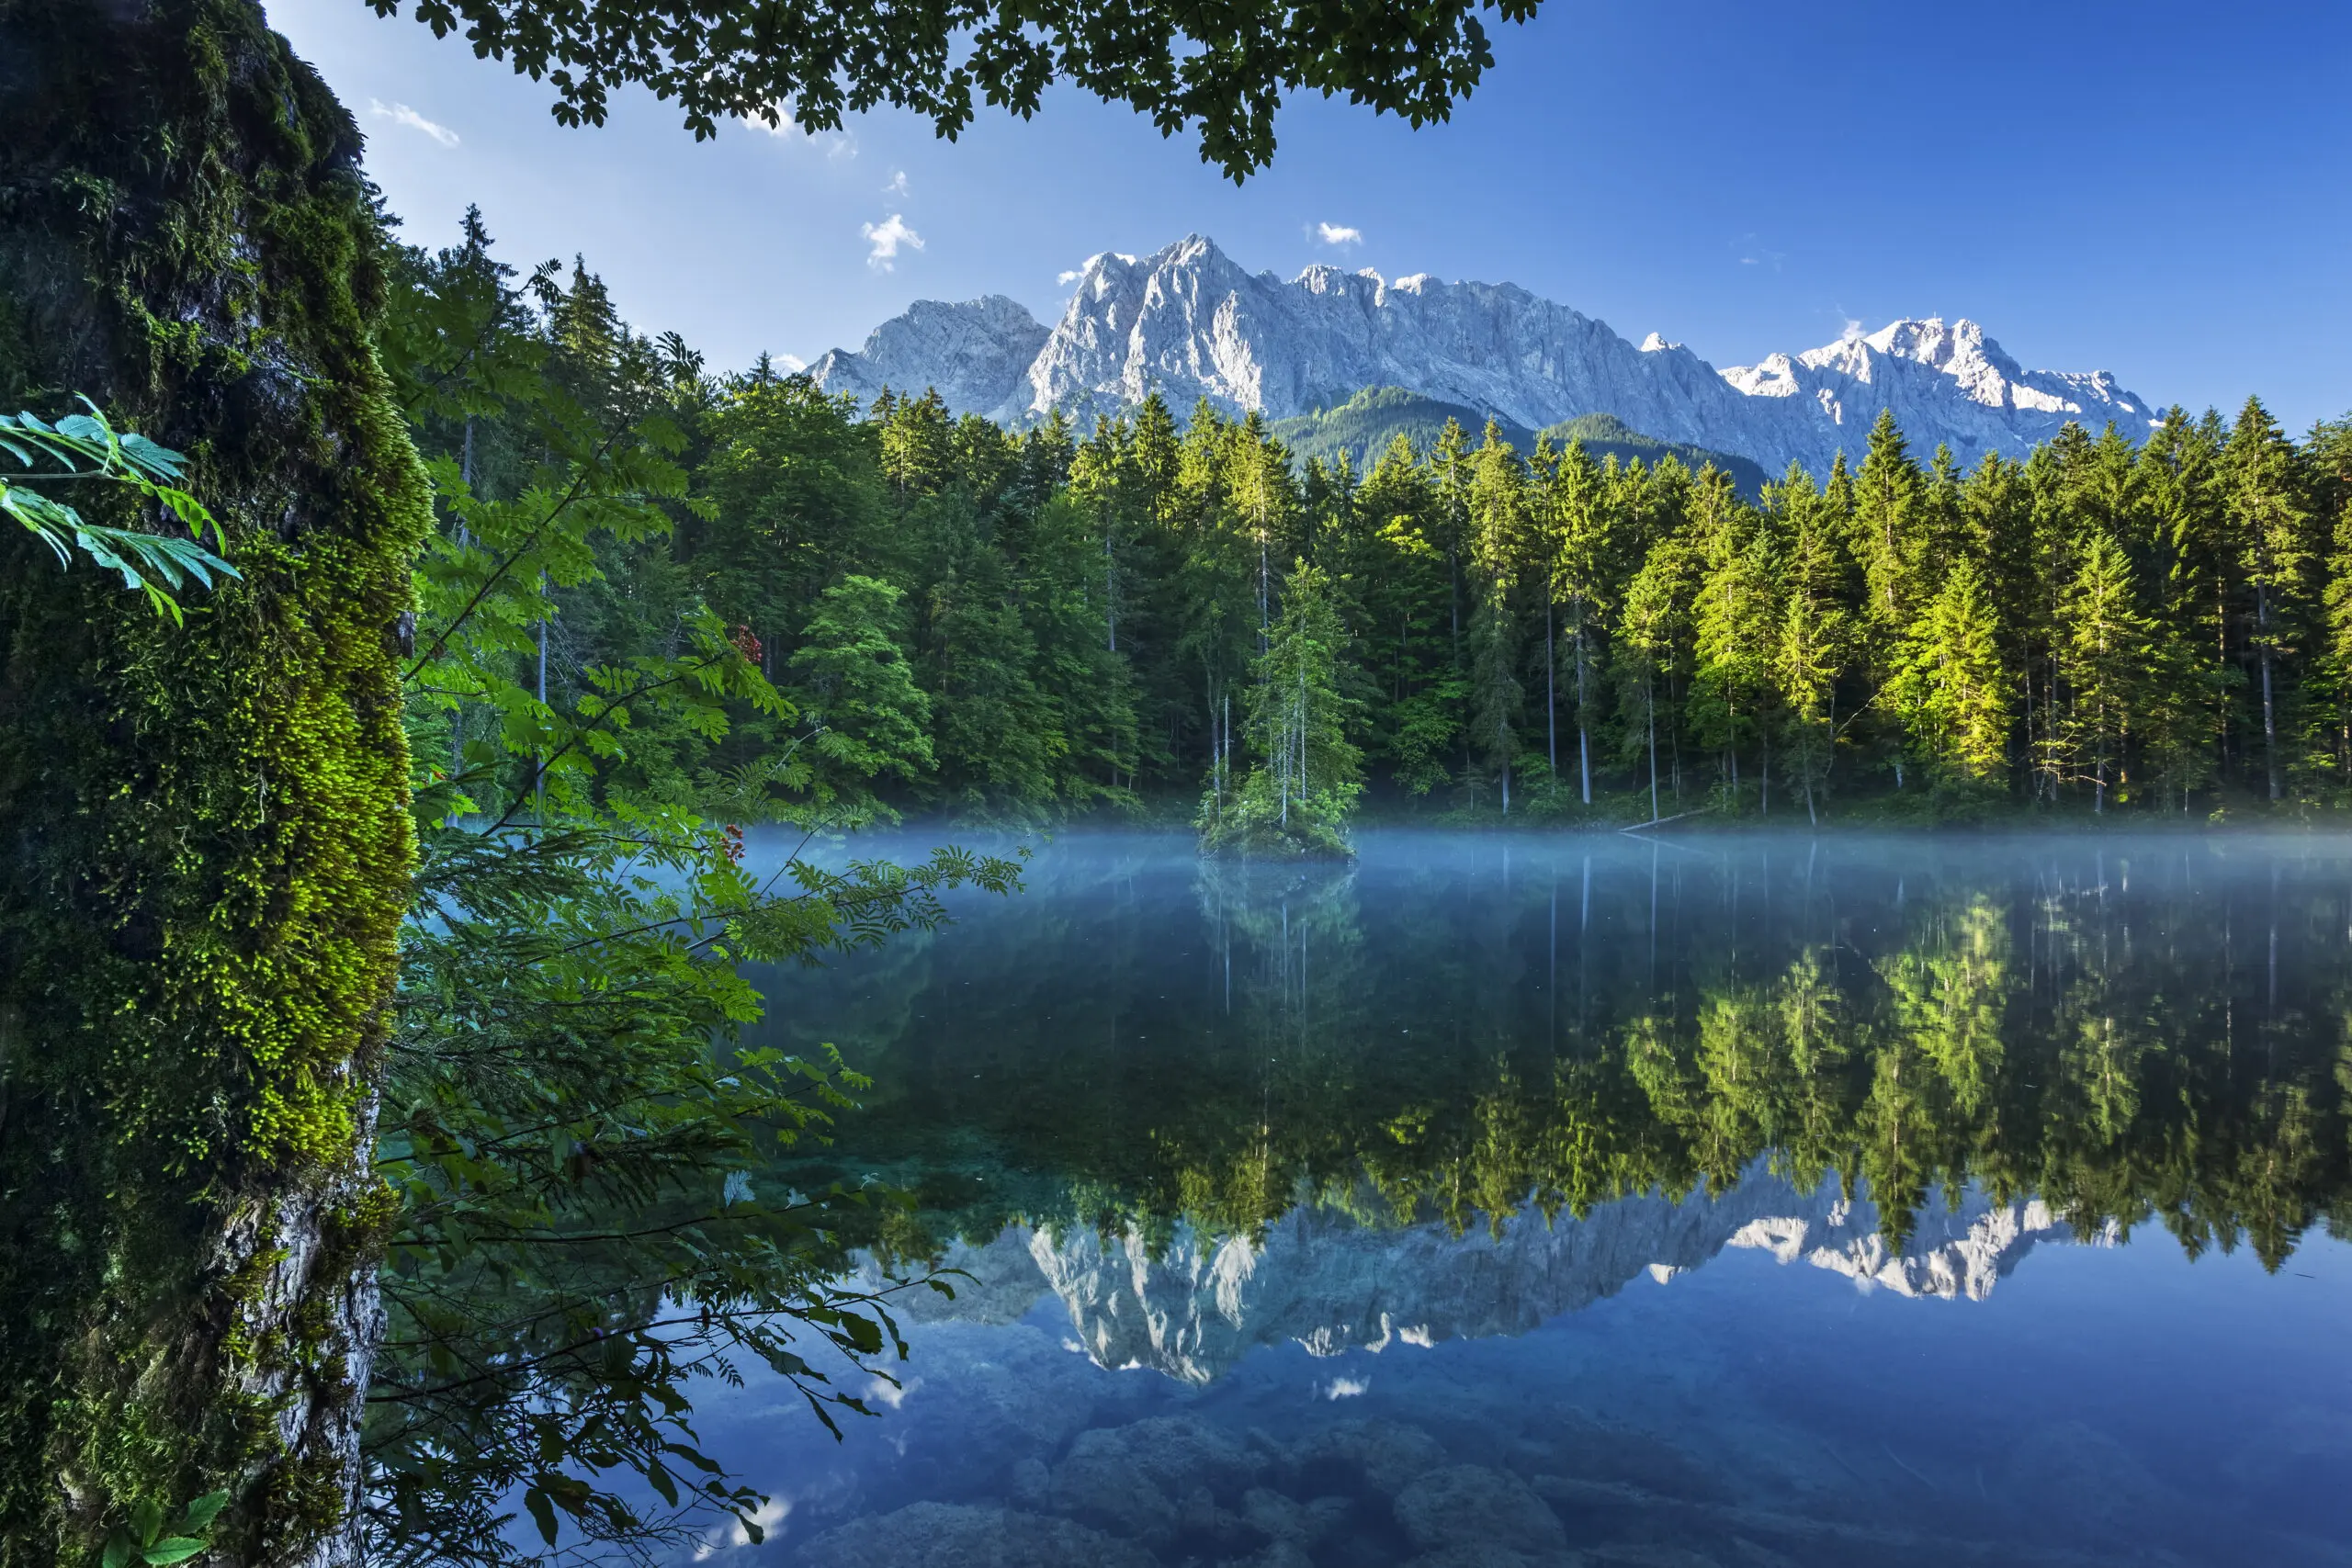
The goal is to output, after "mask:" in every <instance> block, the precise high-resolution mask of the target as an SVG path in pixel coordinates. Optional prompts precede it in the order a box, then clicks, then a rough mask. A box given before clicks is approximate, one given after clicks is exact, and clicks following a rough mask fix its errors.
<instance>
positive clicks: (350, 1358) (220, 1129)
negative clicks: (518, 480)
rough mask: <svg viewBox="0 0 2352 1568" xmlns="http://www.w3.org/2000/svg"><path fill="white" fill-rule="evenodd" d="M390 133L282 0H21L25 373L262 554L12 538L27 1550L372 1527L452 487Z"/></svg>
mask: <svg viewBox="0 0 2352 1568" xmlns="http://www.w3.org/2000/svg"><path fill="white" fill-rule="evenodd" d="M359 148H360V138H359V136H358V134H357V131H356V128H355V127H354V125H353V124H352V121H351V119H350V117H349V116H348V115H347V114H346V113H345V111H344V110H343V109H342V108H341V107H340V106H338V105H337V104H336V103H335V102H334V98H333V97H332V96H330V95H329V94H328V92H327V90H326V89H325V87H324V86H323V85H322V84H321V83H320V81H319V79H318V78H317V76H316V75H315V74H314V73H312V72H311V71H310V70H309V69H308V68H307V67H306V66H304V65H303V64H302V63H301V62H299V61H297V60H295V59H294V58H293V57H292V55H291V53H290V52H289V51H288V48H287V45H286V44H285V42H284V40H283V39H279V38H277V36H275V35H274V34H272V33H271V32H269V30H268V29H267V28H266V25H265V23H264V21H263V18H262V14H261V10H260V7H259V6H256V5H253V4H249V3H245V0H155V3H150V4H145V5H141V4H137V3H136V0H133V3H132V4H130V5H127V6H93V5H89V4H77V3H72V0H0V401H4V402H6V404H7V406H8V407H10V408H12V409H13V408H18V407H24V408H30V409H33V410H35V411H37V412H40V411H44V410H46V411H50V412H54V411H55V410H56V409H57V408H58V407H59V406H60V405H61V404H62V402H63V401H64V400H65V398H66V397H67V396H68V395H69V394H70V393H72V392H74V391H86V392H88V393H89V394H90V395H91V396H93V397H94V398H96V400H98V401H99V402H100V403H101V404H102V405H104V406H105V407H107V409H108V411H109V412H110V413H112V414H114V415H116V416H117V417H118V419H119V422H120V423H124V424H126V425H129V426H130V427H132V428H136V429H139V430H141V431H142V432H145V433H147V434H152V435H153V436H154V437H155V438H156V439H158V440H160V441H162V442H164V443H165V444H166V445H168V446H175V447H177V448H179V449H180V450H182V451H184V452H186V453H187V454H188V455H189V457H190V459H191V461H190V481H189V483H190V488H191V489H193V490H194V491H197V492H198V494H199V495H200V496H201V497H202V498H203V499H204V500H205V502H207V503H208V504H209V506H210V507H211V508H212V509H213V511H214V512H215V513H217V514H218V515H220V517H221V518H222V519H223V520H224V521H225V522H226V523H227V524H228V525H229V528H230V539H231V547H230V554H231V556H232V558H233V559H234V561H235V562H236V564H237V565H238V567H239V568H240V569H241V570H243V573H244V579H243V581H242V582H241V583H235V584H232V585H229V586H228V587H226V588H225V589H223V590H222V591H221V592H218V593H215V594H211V595H209V596H198V597H195V598H192V599H191V600H190V602H189V604H190V614H189V615H188V617H187V626H186V628H185V629H180V630H175V629H173V628H172V627H170V626H168V625H167V624H165V623H163V622H159V621H158V620H156V619H155V618H154V617H153V616H152V615H150V614H149V613H148V612H147V610H146V608H145V606H144V604H143V603H142V602H141V600H140V599H139V598H138V597H137V596H135V595H129V594H125V593H123V592H121V591H120V589H119V584H117V583H115V582H113V581H110V580H108V579H107V578H106V577H104V576H103V575H102V574H100V573H97V572H95V571H91V570H86V569H83V570H74V571H73V572H70V573H61V572H60V571H59V570H58V569H57V567H56V565H55V563H54V561H53V560H52V559H51V558H49V557H48V555H47V554H46V552H45V551H41V550H40V548H39V547H38V546H37V545H36V544H35V543H34V542H32V541H31V540H30V539H29V538H28V536H23V535H21V534H18V535H16V536H13V537H9V538H6V539H0V1322H5V1324H6V1330H5V1332H0V1562H8V1563H16V1562H51V1561H61V1560H62V1561H66V1562H74V1561H85V1560H89V1559H91V1558H94V1557H95V1555H96V1552H97V1550H98V1548H99V1545H100V1543H101V1542H102V1541H103V1540H104V1537H105V1535H106V1532H107V1530H108V1529H110V1528H112V1527H113V1526H114V1525H115V1524H116V1523H118V1522H119V1521H120V1520H121V1519H122V1518H123V1517H126V1516H127V1515H128V1513H129V1512H130V1509H131V1508H132V1507H133V1506H136V1505H137V1504H139V1503H141V1501H149V1500H152V1501H153V1502H154V1503H155V1504H157V1505H158V1506H161V1507H162V1508H164V1510H165V1511H166V1513H167V1514H168V1515H171V1516H176V1514H177V1512H178V1509H179V1506H180V1505H182V1504H184V1503H185V1502H187V1500H188V1499H190V1498H192V1497H194V1496H196V1495H198V1494H200V1493H204V1492H208V1491H210V1490H212V1489H214V1488H216V1487H225V1488H227V1489H229V1490H230V1491H231V1492H232V1494H233V1496H234V1499H235V1500H234V1502H233V1504H232V1507H231V1509H230V1511H229V1512H228V1513H227V1514H224V1515H223V1516H222V1517H221V1519H220V1524H219V1526H218V1527H217V1531H216V1539H217V1540H219V1541H220V1555H221V1556H222V1557H223V1558H224V1559H229V1560H234V1561H239V1562H298V1561H311V1560H317V1559H319V1558H321V1557H322V1556H327V1557H332V1556H333V1555H334V1554H335V1553H336V1551H338V1550H339V1548H338V1547H337V1545H336V1542H337V1540H338V1539H339V1532H338V1531H337V1529H336V1524H337V1521H338V1519H339V1518H340V1517H341V1516H342V1514H343V1512H344V1510H345V1505H346V1502H347V1499H348V1496H349V1493H350V1488H351V1484H352V1480H353V1474H354V1472H353V1469H352V1467H353V1464H354V1462H355V1461H354V1450H353V1446H352V1439H353V1434H354V1432H355V1430H356V1416H357V1399H358V1396H359V1393H360V1391H361V1388H362V1385H363V1384H364V1382H365V1379H366V1353H367V1340H368V1334H369V1333H370V1332H371V1330H372V1320H373V1316H374V1303H373V1295H372V1287H371V1285H370V1283H369V1281H370V1280H371V1278H372V1273H373V1263H372V1258H373V1248H374V1246H375V1235H376V1234H377V1231H378V1228H379V1224H380V1220H381V1211H382V1202H381V1200H380V1198H379V1195H378V1194H377V1193H376V1192H375V1191H374V1190H373V1188H372V1185H371V1182H370V1180H369V1179H368V1176H367V1161H366V1154H367V1150H368V1144H369V1140H370V1131H371V1128H370V1122H371V1119H372V1115H373V1103H374V1093H373V1087H372V1085H373V1081H374V1075H375V1070H376V1066H377V1064H376V1056H377V1054H378V1053H379V1049H380V1042H381V1039H382V1036H383V1028H384V1009H385V1006H386V1002H387V998H388V997H389V995H390V987H391V983H392V978H393V965H394V940H395V934H396V931H397V928H398V923H399V920H400V918H401V910H402V908H403V906H404V904H405V901H406V897H407V889H408V877H409V872H410V865H411V859H412V852H413V846H412V843H411V837H410V829H409V825H408V817H407V813H406V810H405V787H406V779H407V761H406V756H405V750H404V747H403V743H402V739H401V727H400V701H399V682H400V668H399V663H398V658H399V654H398V649H397V648H396V647H395V644H394V635H393V631H392V627H393V626H394V623H395V621H396V619H397V617H398V616H399V615H400V614H401V611H402V610H403V609H404V608H405V607H406V604H407V602H408V593H409V586H408V585H409V577H408V565H409V561H410V558H411V557H412V555H413V551H414V549H415V547H416V545H417V543H418V541H419V539H420V537H421V536H422V533H423V530H424V527H425V526H426V524H427V521H428V502H427V501H426V497H425V488H424V479H423V475H422V473H421V471H420V469H419V468H418V466H417V463H416V459H415V456H414V454H413V451H412V450H411V448H410V446H409V443H408V439H407V435H406V430H405V423H404V422H403V420H402V418H401V411H400V410H399V409H398V408H397V407H396V406H394V404H393V403H392V400H391V399H390V395H389V392H388V389H387V386H386V382H385V380H384V378H383V376H382V374H381V372H380V370H379V368H378V367H377V364H376V362H375V359H374V356H373V353H372V350H371V349H370V347H369V341H368V323H369V320H370V317H371V315H372V313H373V312H374V311H375V310H376V309H377V308H378V304H379V297H380V294H381V289H382V286H383V284H382V278H381V277H380V276H379V271H378V264H377V256H378V254H379V247H378V239H377V231H376V219H375V216H374V212H373V209H372V206H371V202H370V193H369V192H368V187H367V186H366V185H365V184H364V182H363V181H362V179H361V176H360V174H359V169H358V153H359ZM75 500H76V501H77V502H81V501H83V500H85V497H83V496H80V495H77V496H76V497H75ZM110 520H116V521H129V520H130V519H129V518H128V517H125V518H119V519H110ZM149 521H150V522H151V523H152V522H153V520H149Z"/></svg>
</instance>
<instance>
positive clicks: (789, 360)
mask: <svg viewBox="0 0 2352 1568" xmlns="http://www.w3.org/2000/svg"><path fill="white" fill-rule="evenodd" d="M775 367H776V368H777V369H779V370H781V371H783V372H784V373H785V374H786V375H787V376H797V375H799V374H800V372H802V371H803V370H806V369H808V368H809V362H808V361H807V360H805V359H803V358H801V357H800V356H799V355H797V354H779V355H775Z"/></svg>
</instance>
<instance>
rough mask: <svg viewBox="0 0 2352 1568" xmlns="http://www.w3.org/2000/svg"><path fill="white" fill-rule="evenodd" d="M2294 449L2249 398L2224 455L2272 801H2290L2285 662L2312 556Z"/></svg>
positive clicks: (2297, 626)
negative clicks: (2250, 604)
mask: <svg viewBox="0 0 2352 1568" xmlns="http://www.w3.org/2000/svg"><path fill="white" fill-rule="evenodd" d="M2296 466H2297V465H2296V454H2295V450H2294V447H2293V446H2292V445H2291V444H2290V443H2289V441H2288V440H2287V437H2286V434H2285V433H2284V432H2283V431H2281V430H2280V429H2279V428H2278V422H2277V421H2275V420H2273V419H2272V418H2271V417H2270V411H2269V410H2267V409H2266V408H2264V407H2263V406H2262V403H2261V400H2259V399H2256V398H2248V399H2247V400H2246V402H2245V409H2244V410H2243V411H2241V412H2239V414H2238V419H2237V423H2236V424H2235V425H2234V426H2233V427H2232V428H2231V431H2230V438H2229V445H2228V446H2226V447H2225V448H2223V451H2222V468H2223V473H2224V481H2223V482H2224V484H2225V486H2226V491H2227V495H2228V502H2227V504H2228V508H2229V516H2230V522H2231V525H2232V529H2233V534H2234V536H2235V539H2236V544H2237V547H2238V551H2239V558H2240V570H2242V571H2243V572H2244V574H2245V581H2246V583H2247V585H2248V586H2249V587H2250V588H2251V589H2252V591H2253V593H2254V626H2253V630H2252V635H2251V637H2250V639H2249V640H2250V641H2251V642H2252V644H2253V647H2254V652H2255V660H2256V667H2257V669H2258V671H2259V681H2260V685H2259V688H2258V694H2259V699H2260V702H2261V713H2262V749H2263V767H2264V771H2265V773H2267V783H2268V785H2269V792H2270V798H2271V799H2272V800H2274V801H2276V800H2280V799H2283V798H2285V795H2286V777H2285V773H2284V767H2283V761H2282V759H2281V757H2280V755H2279V749H2278V747H2279V741H2278V732H2279V728H2280V711H2279V710H2280V708H2281V706H2282V705H2283V703H2284V701H2285V698H2286V696H2287V694H2286V692H2285V690H2284V689H2283V688H2284V682H2283V671H2282V670H2281V668H2280V666H2281V663H2282V660H2284V659H2286V658H2287V657H2288V656H2290V655H2291V654H2292V653H2293V652H2294V651H2295V650H2296V649H2297V646H2298V642H2299V637H2298V633H2299V632H2300V631H2301V615H2302V611H2303V609H2304V605H2303V603H2302V597H2303V588H2304V584H2303V573H2304V569H2305V566H2306V564H2307V562H2308V559H2309V558H2310V555H2311V543H2310V540H2309V539H2308V537H2307V536H2306V532H2305V531H2306V529H2307V527H2308V525H2309V523H2310V515H2309V513H2307V512H2306V511H2305V509H2304V507H2303V504H2302V497H2301V493H2300V492H2301V483H2300V479H2301V476H2300V475H2299V474H2298V473H2297V472H2296Z"/></svg>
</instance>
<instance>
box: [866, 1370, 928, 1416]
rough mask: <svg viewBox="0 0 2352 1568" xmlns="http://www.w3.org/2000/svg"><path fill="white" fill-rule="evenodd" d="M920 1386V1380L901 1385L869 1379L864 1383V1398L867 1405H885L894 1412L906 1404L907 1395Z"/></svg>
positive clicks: (881, 1378) (915, 1379) (886, 1380)
mask: <svg viewBox="0 0 2352 1568" xmlns="http://www.w3.org/2000/svg"><path fill="white" fill-rule="evenodd" d="M921 1387H922V1379H921V1378H910V1379H908V1380H907V1381H906V1382H902V1383H893V1382H890V1380H889V1379H888V1378H883V1377H875V1378H870V1379H868V1380H867V1381H866V1385H865V1398H866V1400H867V1402H868V1403H869V1404H887V1405H888V1406H889V1407H890V1408H891V1409H893V1410H896V1409H897V1408H899V1406H900V1405H901V1404H905V1403H906V1402H907V1395H909V1394H910V1393H914V1391H915V1390H917V1389H919V1388H921Z"/></svg>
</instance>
